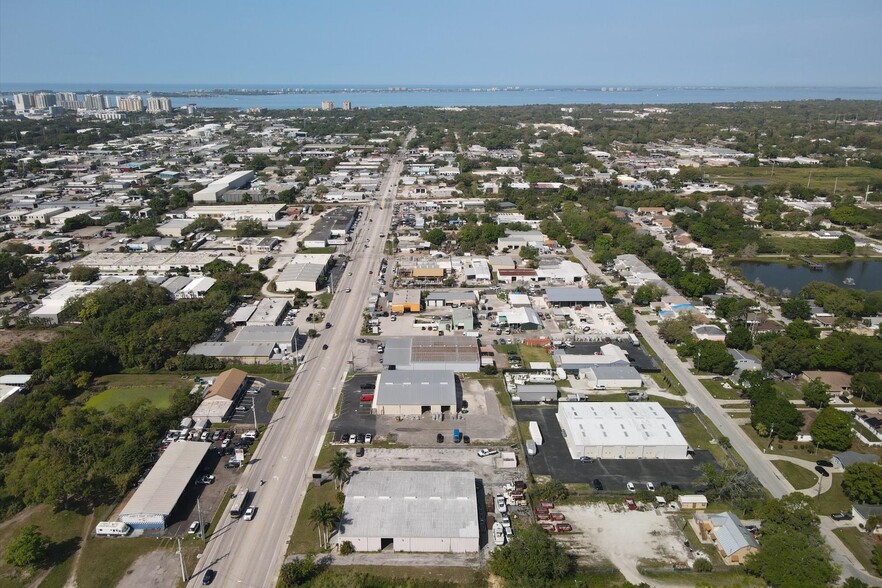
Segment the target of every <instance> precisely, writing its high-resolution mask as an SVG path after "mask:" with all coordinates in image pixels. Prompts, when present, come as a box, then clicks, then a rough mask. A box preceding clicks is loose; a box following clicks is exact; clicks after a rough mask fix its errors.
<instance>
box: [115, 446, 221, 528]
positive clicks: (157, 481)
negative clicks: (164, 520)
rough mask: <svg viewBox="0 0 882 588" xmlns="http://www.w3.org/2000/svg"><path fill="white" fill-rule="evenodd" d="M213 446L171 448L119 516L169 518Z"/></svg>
mask: <svg viewBox="0 0 882 588" xmlns="http://www.w3.org/2000/svg"><path fill="white" fill-rule="evenodd" d="M210 445H211V444H210V443H203V442H201V441H176V442H174V443H172V444H171V445H169V446H168V449H166V450H165V451H164V452H163V454H162V455H161V456H160V457H159V461H157V462H156V465H154V466H153V469H151V470H150V473H149V474H147V477H146V478H144V481H143V482H142V483H141V485H140V486H139V487H138V490H137V491H136V492H135V493H134V494H133V495H132V497H131V498H130V499H129V502H128V503H127V504H126V505H125V507H123V509H122V511H121V512H120V514H119V516H120V517H124V516H137V515H163V516H168V515H169V514H170V513H171V511H172V509H174V507H175V505H176V504H177V503H178V499H179V498H180V497H181V494H182V493H183V492H184V489H185V488H186V487H187V484H189V483H190V479H191V478H192V477H193V474H194V473H196V468H198V467H199V464H200V463H202V459H203V458H204V457H205V454H207V453H208V450H209V449H210V448H211V446H210Z"/></svg>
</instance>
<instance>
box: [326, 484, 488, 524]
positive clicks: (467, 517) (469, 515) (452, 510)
mask: <svg viewBox="0 0 882 588" xmlns="http://www.w3.org/2000/svg"><path fill="white" fill-rule="evenodd" d="M343 520H344V521H348V522H346V523H344V524H342V525H341V533H340V534H341V536H342V538H343V539H344V540H345V539H346V537H347V536H350V537H421V538H433V537H459V538H477V537H478V536H479V533H480V530H479V528H478V499H477V491H476V489H475V475H474V474H473V473H471V472H433V471H419V472H411V471H366V472H365V471H362V472H358V473H356V474H354V475H353V476H352V479H351V480H350V481H349V485H348V488H347V490H346V502H345V503H344V505H343Z"/></svg>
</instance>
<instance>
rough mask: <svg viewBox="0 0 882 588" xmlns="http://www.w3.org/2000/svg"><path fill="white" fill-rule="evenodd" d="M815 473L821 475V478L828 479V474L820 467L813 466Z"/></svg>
mask: <svg viewBox="0 0 882 588" xmlns="http://www.w3.org/2000/svg"><path fill="white" fill-rule="evenodd" d="M815 471H816V472H818V473H819V474H821V477H822V478H829V477H830V472H828V471H827V470H825V469H824V468H822V467H821V466H815Z"/></svg>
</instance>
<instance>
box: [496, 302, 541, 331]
mask: <svg viewBox="0 0 882 588" xmlns="http://www.w3.org/2000/svg"><path fill="white" fill-rule="evenodd" d="M496 317H497V319H496V320H498V321H499V324H500V325H502V326H507V327H512V328H515V329H523V330H524V331H535V330H536V329H541V328H542V319H541V318H539V314H538V313H537V312H536V311H535V310H533V309H532V308H526V307H523V306H519V307H517V308H507V309H505V310H500V311H499V312H498V313H497V315H496Z"/></svg>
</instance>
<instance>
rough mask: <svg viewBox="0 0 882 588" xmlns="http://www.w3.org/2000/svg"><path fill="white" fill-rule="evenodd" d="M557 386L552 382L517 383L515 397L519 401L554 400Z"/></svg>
mask: <svg viewBox="0 0 882 588" xmlns="http://www.w3.org/2000/svg"><path fill="white" fill-rule="evenodd" d="M557 395H558V391H557V386H555V385H554V384H518V385H517V390H516V392H515V398H512V400H515V399H517V400H518V401H520V402H555V401H556V400H557Z"/></svg>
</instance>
